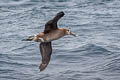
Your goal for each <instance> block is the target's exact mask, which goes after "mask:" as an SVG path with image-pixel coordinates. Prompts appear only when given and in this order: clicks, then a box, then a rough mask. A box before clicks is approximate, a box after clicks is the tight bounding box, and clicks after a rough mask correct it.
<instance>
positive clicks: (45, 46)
mask: <svg viewBox="0 0 120 80" xmlns="http://www.w3.org/2000/svg"><path fill="white" fill-rule="evenodd" d="M63 16H64V12H59V13H57V14H56V16H55V17H54V18H53V19H51V20H49V21H48V22H47V23H46V24H45V29H44V31H43V32H40V33H39V34H37V35H35V36H30V37H29V38H28V39H23V41H36V42H40V46H39V48H40V52H41V56H42V61H41V64H40V66H39V69H40V71H43V70H44V69H45V68H46V67H47V65H48V64H49V61H50V58H51V54H52V45H51V44H52V43H51V42H52V41H53V40H57V39H59V38H61V37H63V36H65V35H73V36H76V35H75V34H74V33H72V32H70V31H69V29H66V28H58V27H57V22H58V20H59V19H60V18H62V17H63Z"/></svg>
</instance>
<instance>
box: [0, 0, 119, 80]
mask: <svg viewBox="0 0 120 80" xmlns="http://www.w3.org/2000/svg"><path fill="white" fill-rule="evenodd" d="M60 11H64V12H65V16H64V17H63V18H62V19H61V20H60V21H59V22H58V26H59V27H61V28H62V27H66V28H69V29H70V30H71V31H72V32H74V33H76V34H77V37H72V36H65V37H63V38H61V39H59V40H56V41H53V42H52V46H53V53H52V58H51V61H50V63H49V65H48V67H47V68H46V69H45V70H44V71H43V72H40V71H39V69H38V67H39V64H40V60H41V56H40V52H39V42H23V41H21V40H22V39H24V38H27V37H28V36H31V35H35V34H37V33H39V32H41V31H43V30H44V24H45V23H46V22H47V21H48V20H50V19H51V18H53V17H54V16H55V15H56V13H58V12H60ZM0 80H120V0H0Z"/></svg>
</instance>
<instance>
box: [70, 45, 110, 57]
mask: <svg viewBox="0 0 120 80" xmlns="http://www.w3.org/2000/svg"><path fill="white" fill-rule="evenodd" d="M72 52H74V53H80V54H81V55H84V56H100V55H109V54H111V52H110V51H109V50H107V49H105V48H103V47H101V46H97V45H95V44H87V45H84V46H82V47H79V48H76V49H74V50H72Z"/></svg>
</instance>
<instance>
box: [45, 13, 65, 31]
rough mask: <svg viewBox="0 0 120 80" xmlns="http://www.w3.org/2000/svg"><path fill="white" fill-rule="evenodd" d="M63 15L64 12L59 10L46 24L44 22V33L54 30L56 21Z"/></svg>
mask: <svg viewBox="0 0 120 80" xmlns="http://www.w3.org/2000/svg"><path fill="white" fill-rule="evenodd" d="M63 16H64V12H59V13H57V14H56V16H55V17H54V18H53V19H52V20H49V21H48V22H47V23H46V24H45V30H44V33H49V32H50V31H51V30H55V29H57V28H58V27H57V22H58V20H59V19H60V18H61V17H63Z"/></svg>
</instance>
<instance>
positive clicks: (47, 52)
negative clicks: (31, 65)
mask: <svg viewBox="0 0 120 80" xmlns="http://www.w3.org/2000/svg"><path fill="white" fill-rule="evenodd" d="M40 52H41V56H42V61H41V64H40V66H39V69H40V71H43V70H44V69H45V68H46V67H47V65H48V64H49V61H50V58H51V54H52V46H51V42H44V43H40Z"/></svg>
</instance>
